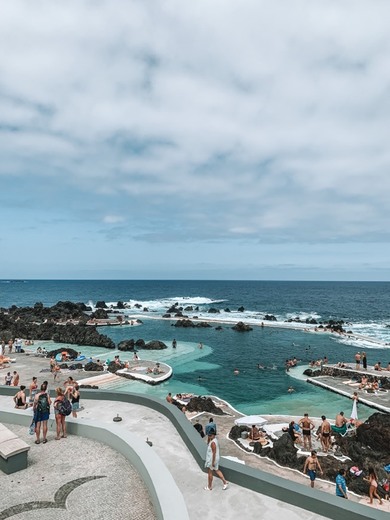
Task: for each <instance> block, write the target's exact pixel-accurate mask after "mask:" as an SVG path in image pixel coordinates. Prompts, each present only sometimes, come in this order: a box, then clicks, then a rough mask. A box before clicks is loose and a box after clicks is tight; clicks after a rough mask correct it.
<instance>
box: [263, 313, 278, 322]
mask: <svg viewBox="0 0 390 520" xmlns="http://www.w3.org/2000/svg"><path fill="white" fill-rule="evenodd" d="M263 319H264V320H267V321H278V320H277V319H276V318H275V316H274V315H273V314H266V315H265V316H264V318H263Z"/></svg>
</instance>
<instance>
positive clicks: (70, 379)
mask: <svg viewBox="0 0 390 520" xmlns="http://www.w3.org/2000/svg"><path fill="white" fill-rule="evenodd" d="M75 383H76V381H75V380H74V379H73V377H72V376H69V377H68V379H66V380H65V381H64V386H65V388H69V387H70V388H73V386H74V384H75Z"/></svg>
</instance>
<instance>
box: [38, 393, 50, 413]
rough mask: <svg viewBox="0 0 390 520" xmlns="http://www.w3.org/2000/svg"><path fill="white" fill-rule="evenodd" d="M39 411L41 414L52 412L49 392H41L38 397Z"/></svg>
mask: <svg viewBox="0 0 390 520" xmlns="http://www.w3.org/2000/svg"><path fill="white" fill-rule="evenodd" d="M37 411H38V412H39V413H40V414H44V413H50V404H49V399H48V396H47V394H46V393H45V394H41V395H40V396H39V397H38V404H37Z"/></svg>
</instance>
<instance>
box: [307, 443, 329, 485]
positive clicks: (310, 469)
mask: <svg viewBox="0 0 390 520" xmlns="http://www.w3.org/2000/svg"><path fill="white" fill-rule="evenodd" d="M317 469H319V470H320V471H321V475H323V473H324V472H323V471H322V468H321V464H320V462H319V460H318V458H317V452H316V451H315V450H313V451H312V452H311V455H310V456H309V457H307V459H306V461H305V467H304V468H303V472H304V473H307V474H308V476H309V478H310V487H312V488H313V487H314V481H315V479H316V477H317Z"/></svg>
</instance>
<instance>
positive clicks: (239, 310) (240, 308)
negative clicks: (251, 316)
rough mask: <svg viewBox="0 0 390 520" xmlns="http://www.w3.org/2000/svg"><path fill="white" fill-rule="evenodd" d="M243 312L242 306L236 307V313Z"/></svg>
mask: <svg viewBox="0 0 390 520" xmlns="http://www.w3.org/2000/svg"><path fill="white" fill-rule="evenodd" d="M244 311H245V308H244V307H243V306H241V307H238V309H237V312H244Z"/></svg>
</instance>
